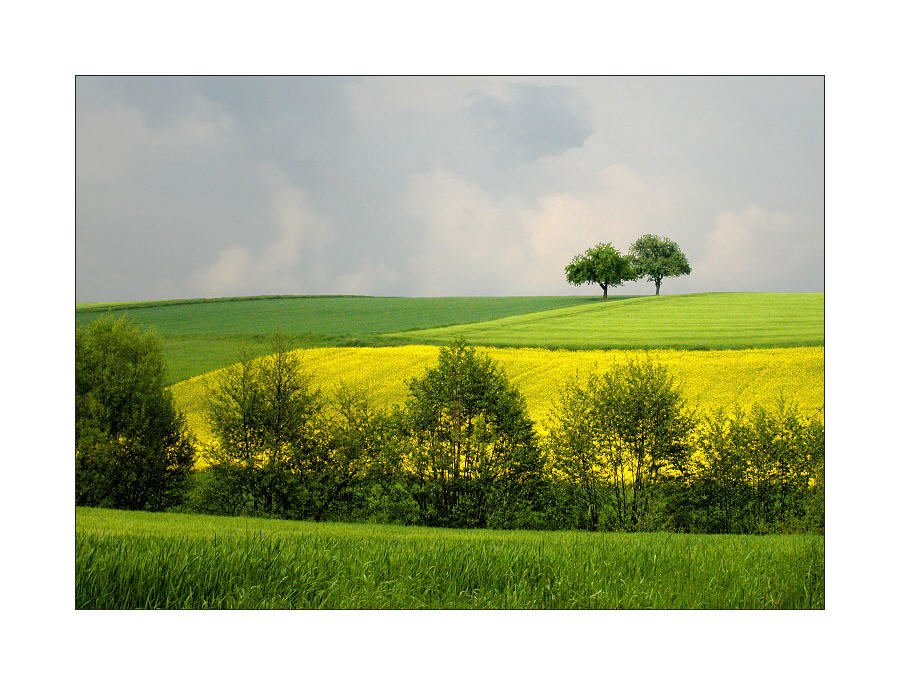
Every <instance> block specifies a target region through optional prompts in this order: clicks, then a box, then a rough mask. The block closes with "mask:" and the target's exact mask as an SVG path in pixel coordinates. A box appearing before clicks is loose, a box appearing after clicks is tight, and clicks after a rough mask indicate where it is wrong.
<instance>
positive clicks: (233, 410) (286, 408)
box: [206, 335, 327, 515]
mask: <svg viewBox="0 0 900 685" xmlns="http://www.w3.org/2000/svg"><path fill="white" fill-rule="evenodd" d="M323 406H324V403H323V401H322V399H321V396H320V393H319V392H318V390H316V389H314V388H313V387H312V378H311V377H310V376H309V375H307V374H306V373H305V372H304V371H303V368H302V365H301V362H300V360H299V358H298V357H297V356H296V355H294V354H293V353H292V352H291V350H290V349H289V345H288V341H287V338H285V337H284V336H281V335H276V337H275V339H274V343H273V346H272V354H270V355H269V356H266V357H261V358H253V356H252V354H251V353H250V352H249V351H244V352H243V353H242V355H241V359H240V361H239V362H238V363H237V364H235V365H234V366H230V367H227V368H225V369H224V370H222V371H221V372H220V373H219V374H218V375H217V376H216V377H215V378H214V379H213V380H212V381H211V382H210V384H209V385H208V386H207V389H206V419H207V423H208V425H209V428H210V431H211V433H212V435H213V437H214V441H215V443H214V446H213V447H212V448H210V449H209V450H208V453H207V460H208V461H209V462H210V465H211V466H210V475H211V476H212V478H211V480H210V482H209V483H208V487H209V488H210V489H211V490H212V493H210V496H208V497H207V500H210V499H211V500H215V501H216V502H217V503H218V504H219V506H223V507H225V506H227V507H231V508H233V510H232V511H231V512H230V513H243V512H247V513H264V514H268V515H290V514H291V513H294V514H296V513H298V512H297V510H298V508H299V509H302V510H304V511H303V512H301V513H307V512H308V510H309V509H310V508H311V507H298V501H300V500H308V499H309V498H308V497H304V496H303V492H302V491H303V490H304V486H305V484H304V483H303V480H304V476H305V475H308V474H307V473H306V472H307V471H308V470H310V469H311V468H312V467H311V465H316V464H319V463H321V462H322V461H323V460H324V457H323V456H322V454H321V453H322V452H325V451H326V450H327V445H326V440H325V438H324V429H323V427H322V425H321V418H322V412H323Z"/></svg>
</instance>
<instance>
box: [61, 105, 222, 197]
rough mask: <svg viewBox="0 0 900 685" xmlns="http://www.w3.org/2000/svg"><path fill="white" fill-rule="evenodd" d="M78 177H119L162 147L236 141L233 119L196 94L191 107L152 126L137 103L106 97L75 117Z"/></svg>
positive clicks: (84, 180)
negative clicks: (134, 104)
mask: <svg viewBox="0 0 900 685" xmlns="http://www.w3.org/2000/svg"><path fill="white" fill-rule="evenodd" d="M75 130H76V144H77V146H78V148H79V150H80V152H79V153H78V155H77V156H76V163H75V167H76V171H75V174H76V178H77V179H78V181H79V182H80V183H85V184H93V183H104V182H107V181H112V180H118V179H119V177H120V176H121V175H122V174H123V173H126V172H127V170H128V169H129V168H132V167H134V166H136V165H138V164H139V163H140V160H141V158H142V156H143V155H145V154H147V153H148V152H149V151H151V150H153V149H158V148H160V147H164V148H171V149H176V150H181V149H185V148H186V149H188V150H190V149H191V148H197V147H203V148H209V147H213V146H227V145H232V144H233V143H234V141H235V138H236V131H237V126H236V124H235V122H234V119H233V118H232V117H231V116H230V115H229V114H228V113H227V112H225V111H224V110H222V109H221V108H220V107H218V106H216V105H215V104H214V103H212V102H210V101H209V100H207V99H206V98H203V97H200V96H195V97H194V98H192V99H191V103H190V107H189V109H188V111H187V112H186V113H184V114H182V115H181V116H179V117H178V118H176V119H174V120H173V121H171V122H169V123H167V124H165V125H161V126H156V127H154V126H152V125H151V124H150V123H149V122H148V121H147V119H146V117H145V116H144V114H143V112H142V111H141V110H140V109H139V108H137V107H133V106H128V105H124V104H119V103H112V104H110V103H105V104H101V105H97V106H95V107H92V108H88V109H84V110H79V111H78V113H77V116H76V119H75Z"/></svg>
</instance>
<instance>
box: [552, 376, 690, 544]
mask: <svg viewBox="0 0 900 685" xmlns="http://www.w3.org/2000/svg"><path fill="white" fill-rule="evenodd" d="M554 419H555V420H554V422H553V424H552V425H551V430H550V436H549V440H548V445H549V448H550V463H551V467H552V468H553V471H554V473H557V474H559V475H560V476H561V477H563V478H564V479H566V480H568V481H569V482H571V483H574V484H575V485H577V486H578V487H579V488H580V489H582V490H583V491H584V492H585V494H584V501H585V503H587V504H588V505H589V506H593V507H595V508H597V509H599V507H600V506H601V505H605V506H608V507H611V508H612V517H611V518H612V519H613V520H614V521H615V524H616V525H617V526H618V527H621V528H631V529H642V528H644V527H647V526H651V525H652V523H651V522H650V521H649V520H648V519H649V516H650V514H651V512H652V510H653V505H654V499H655V496H656V494H657V489H658V486H659V485H660V483H661V482H663V480H664V479H666V478H667V477H670V476H673V475H677V474H678V473H680V472H681V471H682V470H684V469H685V468H686V467H687V464H688V459H689V455H690V451H691V443H690V434H691V429H692V427H693V423H694V421H693V418H692V416H691V414H690V413H689V412H688V411H687V409H686V407H685V403H684V400H683V399H682V398H681V396H680V395H679V393H678V391H677V390H676V389H675V387H674V382H673V379H672V377H671V375H670V374H669V372H668V371H667V370H666V368H665V367H663V366H662V365H660V364H657V363H655V362H653V361H652V360H651V359H649V358H648V359H643V360H633V359H632V360H629V361H628V362H627V363H626V364H616V365H614V366H613V367H612V368H610V369H609V371H607V372H606V373H605V374H604V375H602V376H599V375H597V374H589V375H588V377H587V379H586V382H585V383H584V384H583V385H580V384H579V383H578V381H577V379H573V381H571V382H570V384H569V386H568V388H567V389H566V391H565V392H564V393H563V395H562V397H561V399H560V401H559V402H558V403H557V410H556V414H555V417H554ZM590 519H591V521H592V522H596V521H597V520H598V513H591V516H590Z"/></svg>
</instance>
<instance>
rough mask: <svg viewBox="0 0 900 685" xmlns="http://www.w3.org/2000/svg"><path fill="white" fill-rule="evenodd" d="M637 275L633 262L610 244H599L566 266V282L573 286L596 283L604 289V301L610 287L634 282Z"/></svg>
mask: <svg viewBox="0 0 900 685" xmlns="http://www.w3.org/2000/svg"><path fill="white" fill-rule="evenodd" d="M635 278H637V274H636V273H635V271H634V269H633V268H632V266H631V260H630V259H629V258H628V257H627V256H623V255H621V254H620V253H619V251H618V250H617V249H616V248H614V247H613V246H612V245H611V244H610V243H599V244H597V245H594V246H593V247H590V248H588V249H587V250H586V251H585V252H584V253H582V254H580V255H576V256H575V257H573V258H572V261H571V262H569V264H568V265H567V266H566V280H567V281H568V282H569V283H571V284H572V285H582V284H584V283H596V284H597V285H599V286H600V287H601V288H603V299H604V300H605V299H606V297H607V290H608V288H609V287H610V286H617V285H621V284H622V283H624V282H625V281H633V280H634V279H635Z"/></svg>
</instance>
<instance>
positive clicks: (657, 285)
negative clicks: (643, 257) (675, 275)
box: [656, 278, 662, 295]
mask: <svg viewBox="0 0 900 685" xmlns="http://www.w3.org/2000/svg"><path fill="white" fill-rule="evenodd" d="M660 283H662V279H661V278H657V279H656V294H657V295H659V284H660Z"/></svg>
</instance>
